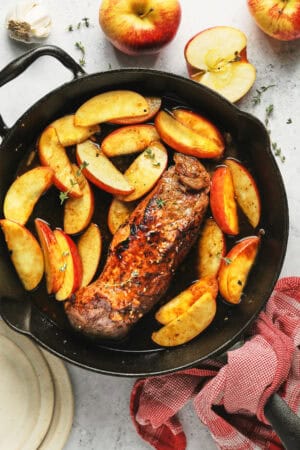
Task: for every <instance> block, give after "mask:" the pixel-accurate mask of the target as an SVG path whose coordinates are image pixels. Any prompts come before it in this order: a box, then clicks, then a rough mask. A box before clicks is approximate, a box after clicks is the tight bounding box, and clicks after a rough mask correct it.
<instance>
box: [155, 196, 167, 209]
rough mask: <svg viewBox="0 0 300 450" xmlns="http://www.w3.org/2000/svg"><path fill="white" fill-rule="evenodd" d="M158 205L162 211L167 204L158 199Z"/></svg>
mask: <svg viewBox="0 0 300 450" xmlns="http://www.w3.org/2000/svg"><path fill="white" fill-rule="evenodd" d="M156 204H157V206H158V207H159V208H160V209H161V208H163V207H164V206H165V204H166V202H165V201H164V200H163V199H162V198H157V199H156Z"/></svg>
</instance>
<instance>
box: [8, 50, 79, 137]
mask: <svg viewBox="0 0 300 450" xmlns="http://www.w3.org/2000/svg"><path fill="white" fill-rule="evenodd" d="M44 55H48V56H53V57H54V58H56V59H57V60H58V61H59V62H61V63H62V64H63V65H64V66H65V67H66V68H67V69H69V70H70V71H71V72H72V73H73V75H74V78H78V77H79V76H81V75H84V74H85V71H84V70H83V68H82V67H81V66H80V65H79V64H78V63H77V62H76V61H75V60H74V59H73V58H72V57H71V56H70V55H68V53H66V52H65V51H64V50H62V49H61V48H59V47H56V46H55V45H41V46H39V47H36V48H34V49H32V50H29V51H28V52H26V53H24V54H23V55H21V56H19V58H17V59H15V60H13V61H12V62H11V63H9V64H8V65H7V66H6V67H4V69H2V70H1V71H0V87H1V86H3V85H4V84H6V83H8V82H9V81H11V80H13V79H14V78H16V77H17V76H18V75H20V74H21V73H22V72H24V70H26V69H27V67H29V66H30V65H31V64H32V63H33V62H34V61H35V60H36V59H38V58H40V57H41V56H44ZM8 131H9V128H8V127H7V125H6V124H5V122H4V120H3V118H2V117H1V115H0V136H2V137H4V136H5V135H6V134H7V132H8Z"/></svg>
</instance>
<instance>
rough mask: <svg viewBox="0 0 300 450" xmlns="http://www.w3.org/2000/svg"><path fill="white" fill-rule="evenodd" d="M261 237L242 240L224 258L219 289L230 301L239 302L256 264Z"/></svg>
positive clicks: (219, 278)
mask: <svg viewBox="0 0 300 450" xmlns="http://www.w3.org/2000/svg"><path fill="white" fill-rule="evenodd" d="M260 240H261V238H260V237H258V236H250V237H247V238H244V239H242V240H240V241H239V242H238V243H236V244H235V245H234V246H233V247H232V248H231V250H230V251H229V252H228V253H227V255H226V257H225V258H223V260H222V263H221V267H220V271H219V277H218V280H219V289H220V294H221V295H222V297H223V298H224V299H225V300H227V301H228V302H229V303H233V304H237V303H239V302H240V301H241V296H242V293H243V290H244V288H245V285H246V282H247V278H248V275H249V272H250V270H251V268H252V266H253V264H254V261H255V259H256V255H257V252H258V249H259V244H260Z"/></svg>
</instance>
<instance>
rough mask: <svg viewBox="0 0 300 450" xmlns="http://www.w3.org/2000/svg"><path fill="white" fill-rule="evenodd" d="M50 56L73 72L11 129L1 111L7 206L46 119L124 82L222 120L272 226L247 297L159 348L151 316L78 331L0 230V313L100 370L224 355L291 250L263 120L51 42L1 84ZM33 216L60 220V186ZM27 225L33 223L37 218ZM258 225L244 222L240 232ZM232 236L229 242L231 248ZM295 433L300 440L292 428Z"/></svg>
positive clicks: (174, 79) (144, 368)
mask: <svg viewBox="0 0 300 450" xmlns="http://www.w3.org/2000/svg"><path fill="white" fill-rule="evenodd" d="M43 55H50V56H53V57H55V58H57V59H58V60H59V61H60V62H61V63H62V64H63V65H64V66H66V67H67V68H68V69H69V70H71V71H72V72H73V75H74V79H73V80H72V81H71V82H68V83H66V84H64V85H62V86H61V87H59V88H57V89H55V90H53V91H52V92H50V93H49V94H48V95H46V96H44V97H43V98H42V99H40V100H39V101H38V102H36V103H35V104H34V105H33V106H32V107H31V108H30V109H28V110H27V111H26V112H25V114H24V115H23V116H22V117H21V118H19V119H18V120H17V122H16V123H15V125H14V126H13V127H11V128H8V127H7V126H6V125H5V122H4V121H3V119H2V118H1V116H0V135H1V136H2V137H3V141H2V144H1V147H0V161H1V165H0V205H2V203H3V200H4V196H5V193H6V191H7V189H8V187H9V185H10V184H11V182H12V181H13V179H14V178H15V176H16V175H17V174H19V173H21V172H22V170H24V163H25V162H26V161H27V157H28V155H29V153H30V152H31V151H32V150H34V148H35V143H36V139H37V137H38V136H39V134H40V133H41V131H42V130H43V129H44V128H45V127H46V126H47V125H48V124H50V123H51V122H52V121H53V120H54V119H56V118H58V117H61V116H63V115H64V114H66V113H70V112H73V111H74V110H76V108H77V107H78V106H79V105H80V104H82V103H83V102H84V101H85V100H86V99H88V98H90V97H92V96H93V95H95V94H98V93H101V92H104V91H107V90H111V89H118V88H122V89H124V88H125V89H132V90H136V91H139V92H141V93H143V94H148V95H159V96H162V97H163V102H164V103H163V105H164V106H166V107H173V106H178V105H179V106H184V105H188V106H189V107H191V108H194V109H195V110H197V111H199V112H200V113H203V114H204V115H205V116H207V117H209V118H210V119H211V120H212V121H213V122H215V123H216V125H218V126H219V127H220V129H221V130H222V132H223V133H224V135H225V136H227V144H228V145H227V153H228V154H230V155H232V156H236V157H238V158H239V159H241V160H242V161H243V163H244V164H246V165H247V167H248V168H249V170H251V172H252V173H253V174H254V177H255V179H256V181H257V183H258V187H259V190H260V193H261V197H262V212H263V214H262V220H261V223H260V224H259V228H262V229H263V230H264V232H265V234H264V237H263V242H262V246H261V250H260V253H259V256H258V259H257V262H256V264H255V266H254V268H253V270H252V272H251V275H250V278H249V280H248V283H247V287H246V289H245V295H244V298H243V301H242V302H241V304H239V305H237V306H234V307H232V306H229V305H226V304H225V303H224V302H222V301H221V300H220V302H219V304H218V313H217V316H216V318H215V320H214V321H213V323H212V325H211V326H210V327H209V328H208V329H207V330H206V331H205V332H204V333H203V334H201V335H200V336H199V337H198V338H196V339H195V340H193V341H192V342H190V343H188V344H186V345H183V346H180V347H178V348H173V349H167V350H166V349H161V348H158V347H157V346H155V345H154V344H153V343H152V342H151V340H150V334H151V330H152V329H153V327H156V326H157V325H156V324H155V322H154V319H153V314H149V315H148V316H147V317H145V318H144V319H142V321H141V322H140V323H139V324H138V325H137V327H136V328H135V329H134V330H133V332H132V334H131V335H130V337H129V338H128V339H127V340H126V341H123V342H120V343H117V344H116V343H109V342H102V343H94V342H90V341H88V340H87V339H85V338H83V337H82V336H81V335H78V334H76V333H74V332H73V331H72V330H71V329H70V327H69V325H68V323H67V321H66V318H65V315H64V312H63V307H62V305H61V304H58V303H57V302H55V301H54V300H53V299H50V298H48V297H47V295H46V293H45V288H44V285H42V286H41V287H40V288H39V289H38V290H37V291H36V292H33V293H27V292H25V291H24V289H23V288H22V285H21V284H20V281H19V280H18V277H17V276H16V273H15V271H14V269H13V267H12V264H11V263H10V259H9V255H8V252H7V249H6V245H5V242H4V239H3V236H0V314H1V316H2V318H3V319H4V320H5V321H6V322H7V323H8V324H9V325H10V326H11V327H12V328H14V329H15V330H17V331H19V332H21V333H23V334H26V335H28V336H30V337H32V338H33V339H34V340H35V341H36V342H37V343H39V344H40V345H42V346H43V347H45V348H46V349H48V350H49V351H51V352H52V353H54V354H56V355H58V356H60V357H61V358H63V359H65V360H66V361H69V362H71V363H74V364H77V365H79V366H81V367H83V368H86V369H88V370H92V371H95V372H99V373H102V374H109V375H119V376H134V377H139V376H148V375H156V374H164V373H168V372H171V371H175V370H179V369H182V368H186V367H190V366H195V365H197V364H198V363H200V362H201V361H203V360H205V359H207V358H211V357H213V356H217V355H219V354H221V353H223V352H224V351H226V350H227V349H229V348H230V347H231V346H232V345H233V344H234V343H235V342H236V341H237V340H238V339H239V338H240V337H241V336H243V335H244V333H245V331H246V330H247V329H248V328H249V325H250V324H251V323H252V322H253V321H254V320H255V318H256V317H257V315H258V314H259V312H260V311H261V310H262V308H263V307H264V305H265V303H266V301H267V300H268V298H269V296H270V294H271V292H272V290H273V288H274V285H275V283H276V281H277V279H278V277H279V275H280V271H281V267H282V264H283V260H284V256H285V252H286V246H287V240H288V229H289V228H288V225H289V220H288V204H287V198H286V193H285V188H284V185H283V181H282V178H281V175H280V172H279V170H278V167H277V164H276V161H275V159H274V157H273V155H272V152H271V150H270V142H269V136H268V133H267V131H266V129H265V127H264V126H263V125H262V124H261V123H260V122H259V121H258V120H257V119H256V118H255V117H253V116H251V115H249V114H246V113H244V112H242V111H240V110H239V109H238V108H237V107H235V106H234V105H232V104H231V103H230V102H228V101H226V100H225V99H224V98H223V97H221V96H219V95H217V94H216V93H215V92H213V91H211V90H209V89H207V88H205V87H203V86H201V85H199V84H197V83H195V82H193V81H191V80H189V79H187V78H183V77H180V76H176V75H173V74H170V73H165V72H160V71H154V70H148V69H121V70H113V71H109V72H103V73H96V74H92V75H86V74H85V72H84V71H83V69H82V68H81V67H80V66H79V65H78V64H77V63H76V62H75V61H74V60H73V59H72V58H71V57H70V56H69V55H68V54H66V53H65V52H64V51H63V50H61V49H59V48H57V47H53V46H41V47H37V48H35V49H33V50H31V51H29V52H27V53H25V54H24V55H22V56H21V57H19V58H18V59H16V60H15V61H13V62H12V63H10V64H9V65H8V66H6V67H5V68H4V69H3V70H2V71H1V72H0V86H3V85H4V84H6V83H7V82H9V81H10V80H12V79H13V78H15V77H17V76H18V75H19V74H20V73H22V72H23V71H24V70H25V69H26V68H27V67H28V66H29V65H30V64H31V63H32V62H34V61H35V60H36V59H37V58H39V57H40V56H43ZM103 131H104V133H105V132H108V131H109V128H107V129H105V127H104V129H103ZM71 153H72V150H71ZM109 201H110V197H109V196H108V195H106V194H102V193H99V192H98V191H97V193H96V202H97V204H96V211H97V212H96V214H95V217H94V220H95V221H98V222H99V224H100V227H101V229H102V232H103V235H104V241H105V243H106V245H107V243H108V242H109V238H110V236H109V234H108V231H107V229H106V225H105V222H106V221H105V214H106V211H107V206H108V204H109ZM1 210H2V207H1ZM0 214H2V213H0ZM33 216H34V217H37V216H40V217H42V218H44V219H46V220H48V221H49V222H50V224H51V225H52V226H59V225H61V207H60V206H59V201H58V195H57V192H55V191H54V190H52V191H51V192H50V193H48V194H47V195H46V196H45V198H43V199H42V200H41V201H40V202H39V204H38V205H37V207H36V209H35V210H34V213H33ZM28 226H29V228H31V229H32V230H33V227H32V222H29V225H28ZM257 232H258V230H251V229H249V228H247V225H246V224H244V226H243V227H242V233H241V236H240V237H242V236H243V235H248V234H253V233H257ZM231 244H232V243H231V242H230V240H229V246H230V245H231ZM192 268H193V252H191V255H190V256H189V257H188V258H187V261H186V263H185V268H184V267H183V269H181V270H180V271H179V272H178V273H177V274H176V276H175V278H174V282H173V284H172V287H171V289H170V292H169V295H170V296H171V295H172V294H173V293H174V292H176V291H178V289H182V287H183V286H184V285H186V284H187V283H189V282H190V281H192V279H193V269H192ZM100 270H101V268H100ZM274 401H275V403H277V402H278V398H277V399H276V398H275V400H274V399H271V400H270V401H269V402H268V408H269V409H268V408H267V409H266V413H268V410H270V411H271V414H274V408H271V406H272V405H273V406H274ZM276 410H278V408H277V409H276ZM275 414H276V412H275ZM275 419H276V418H275ZM270 420H271V417H270ZM293 429H295V428H292V430H293ZM299 436H300V434H298V435H297V436H296V437H299ZM287 438H288V439H290V438H292V442H293V443H295V442H296V441H295V440H294V437H293V436H292V435H291V434H289V435H288V436H287ZM285 442H287V441H285ZM287 444H288V442H287ZM289 448H295V447H289Z"/></svg>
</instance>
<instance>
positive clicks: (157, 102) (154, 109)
mask: <svg viewBox="0 0 300 450" xmlns="http://www.w3.org/2000/svg"><path fill="white" fill-rule="evenodd" d="M145 99H146V100H147V103H148V106H149V112H148V114H144V115H143V116H140V117H139V116H137V117H125V118H123V119H114V120H111V121H110V122H111V123H116V124H119V125H134V124H137V123H143V122H148V121H149V120H150V119H152V118H153V117H154V116H155V114H156V113H158V111H159V110H160V107H161V103H162V102H161V98H160V97H145Z"/></svg>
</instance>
